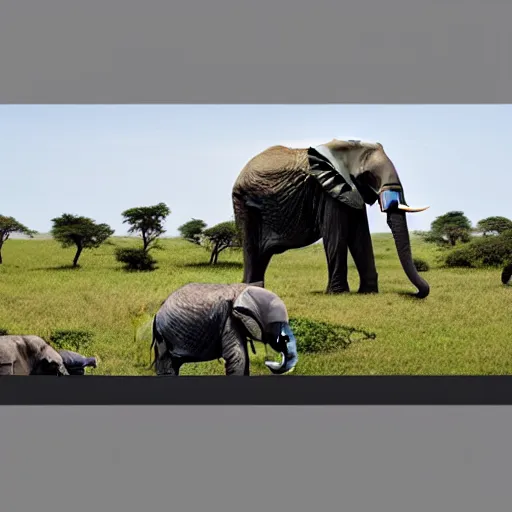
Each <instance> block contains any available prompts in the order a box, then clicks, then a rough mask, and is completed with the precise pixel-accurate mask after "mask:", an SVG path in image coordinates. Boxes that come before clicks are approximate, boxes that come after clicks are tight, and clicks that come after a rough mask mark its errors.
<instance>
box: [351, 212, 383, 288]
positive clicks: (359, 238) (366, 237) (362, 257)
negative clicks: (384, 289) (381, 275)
mask: <svg viewBox="0 0 512 512" xmlns="http://www.w3.org/2000/svg"><path fill="white" fill-rule="evenodd" d="M348 247H349V250H350V254H351V255H352V258H353V260H354V263H355V265H356V268H357V272H358V273H359V279H360V282H359V290H358V291H359V293H378V291H379V284H378V274H377V269H376V267H375V255H374V252H373V244H372V237H371V234H370V226H369V224H368V214H367V212H366V207H365V208H364V209H363V210H355V209H354V211H353V213H352V215H351V218H350V223H349V234H348Z"/></svg>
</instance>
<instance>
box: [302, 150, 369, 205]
mask: <svg viewBox="0 0 512 512" xmlns="http://www.w3.org/2000/svg"><path fill="white" fill-rule="evenodd" d="M308 160H309V173H310V174H311V175H312V176H313V177H314V178H315V179H316V180H317V181H318V183H320V185H321V187H322V188H323V189H324V190H325V191H326V192H327V193H328V194H329V195H330V196H331V197H333V198H334V199H336V200H337V201H341V202H342V203H345V204H347V205H349V206H351V207H352V208H357V209H363V208H365V203H364V200H363V197H362V195H361V194H360V193H359V191H358V190H357V187H356V185H355V183H354V181H353V180H352V178H351V176H350V171H349V170H348V169H347V168H346V166H345V165H344V163H343V162H341V161H340V160H339V159H337V158H336V157H335V156H334V154H333V153H332V151H331V150H330V149H329V148H328V147H327V146H326V145H324V144H322V145H320V146H316V147H315V148H312V147H311V148H309V149H308Z"/></svg>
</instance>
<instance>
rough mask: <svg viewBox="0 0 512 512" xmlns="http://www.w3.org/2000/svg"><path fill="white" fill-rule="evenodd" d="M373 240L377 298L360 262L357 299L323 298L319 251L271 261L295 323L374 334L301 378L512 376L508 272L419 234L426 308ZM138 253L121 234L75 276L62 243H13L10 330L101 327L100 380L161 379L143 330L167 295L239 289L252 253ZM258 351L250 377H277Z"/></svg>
mask: <svg viewBox="0 0 512 512" xmlns="http://www.w3.org/2000/svg"><path fill="white" fill-rule="evenodd" d="M373 240H374V250H375V256H376V262H377V269H378V272H379V280H380V283H379V286H380V293H379V294H378V295H358V294H357V293H356V291H357V287H358V275H357V272H356V270H355V267H354V265H353V262H352V260H351V259H350V260H349V261H350V268H349V282H350V286H351V288H352V290H353V291H352V292H351V293H350V294H344V295H336V296H335V295H325V294H324V290H325V287H326V283H327V267H326V262H325V257H324V252H323V246H322V245H321V244H315V245H312V246H309V247H306V248H304V249H298V250H294V251H289V252H287V253H285V254H282V255H279V256H276V257H274V258H273V260H272V262H271V264H270V267H269V270H268V273H267V278H266V287H267V288H269V289H271V290H272V291H274V292H276V293H277V294H278V295H279V296H280V297H281V298H282V299H283V300H284V301H285V303H286V304H287V307H288V310H289V314H290V316H291V317H292V318H293V317H302V318H308V319H311V320H314V321H327V322H332V323H338V324H343V325H348V326H352V327H356V328H358V329H365V330H368V331H371V332H374V333H375V335H376V338H375V339H374V340H365V341H360V342H354V343H352V344H350V345H349V346H348V348H345V349H343V348H340V349H339V350H335V351H333V352H329V353H320V354H319V353H313V354H300V361H299V364H298V366H297V368H296V370H295V375H391V374H406V375H450V374H476V375H484V374H509V373H511V372H512V350H511V349H510V344H511V342H512V322H510V313H509V312H508V309H509V306H508V305H509V303H510V298H511V294H512V289H511V288H506V287H504V286H502V285H501V281H500V272H501V270H500V269H489V270H469V269H468V270H466V269H460V270H454V269H445V268H442V266H441V264H440V263H439V259H438V258H439V255H440V250H439V249H437V248H435V247H434V246H431V245H428V244H425V243H423V242H421V241H420V240H419V239H417V238H415V237H412V247H413V255H414V257H418V258H422V259H424V260H426V261H427V262H428V263H429V264H430V271H428V272H425V273H422V275H423V276H424V277H425V279H426V280H427V281H428V282H429V284H430V286H431V293H430V295H429V297H428V298H426V299H425V300H417V299H414V298H411V297H409V296H407V295H405V294H403V292H410V291H414V289H413V288H412V286H411V284H410V283H409V281H408V280H407V278H406V276H405V275H404V273H403V271H402V269H401V267H400V263H399V261H398V257H397V254H396V250H395V248H394V243H393V240H392V237H391V235H389V234H376V235H373ZM138 245H139V241H138V240H136V239H133V238H116V237H114V238H112V239H111V243H109V244H106V245H103V246H102V247H100V248H99V249H95V250H86V251H84V252H83V254H82V256H81V259H80V265H81V266H80V268H78V269H70V268H67V266H68V265H69V264H70V263H71V261H72V259H73V255H74V250H73V249H62V248H61V247H60V246H59V245H58V244H57V243H56V242H55V241H53V240H52V239H45V238H41V239H34V240H21V239H15V240H9V241H8V242H7V243H6V244H5V245H4V249H3V255H4V264H3V265H0V328H3V329H7V330H8V332H9V333H11V334H38V335H40V336H43V337H46V336H48V334H49V333H50V332H51V331H52V330H56V329H77V330H87V331H91V332H92V333H93V335H94V338H93V341H92V342H91V344H90V346H89V347H88V348H87V351H86V352H87V355H96V356H98V357H99V359H100V362H101V363H100V366H99V367H98V368H97V369H96V370H95V371H94V372H93V373H94V374H96V375H98V374H102V375H152V374H153V370H151V369H149V363H150V357H151V354H150V337H149V336H148V334H149V332H148V331H147V329H146V331H145V335H144V334H143V335H142V336H139V338H138V339H135V337H134V330H135V326H136V325H137V324H136V322H137V321H140V319H141V318H146V320H147V319H149V318H150V315H151V314H153V313H154V312H156V310H157V308H158V307H159V305H160V303H161V302H162V301H163V300H164V299H165V297H166V296H167V295H168V294H169V293H171V292H172V291H173V290H175V289H176V288H178V287H179V286H181V285H184V284H186V283H189V282H212V283H230V282H240V280H241V277H242V255H241V253H240V252H235V251H232V252H228V251H225V252H223V253H222V254H221V256H220V259H219V264H218V265H217V266H214V267H211V266H209V265H207V263H208V259H209V254H208V253H207V252H206V251H205V249H204V248H202V247H199V246H195V245H193V244H191V243H189V242H186V241H184V240H181V239H162V240H161V241H160V246H161V247H162V250H155V251H154V253H153V254H154V256H155V257H156V259H157V260H158V269H157V270H156V271H154V272H141V273H138V272H134V273H127V272H125V271H123V270H122V269H121V266H120V264H119V263H118V262H116V260H115V258H114V249H115V246H123V247H130V246H133V247H135V246H138ZM141 315H142V316H141ZM144 315H146V316H145V317H144ZM137 319H139V320H137ZM146 325H147V324H146ZM140 332H144V329H143V330H142V331H140ZM255 346H256V349H257V355H253V354H252V353H251V374H253V375H254V374H255V375H258V374H262V375H270V372H269V371H268V370H267V369H266V367H265V366H264V363H263V362H264V354H265V352H264V349H263V347H262V345H261V344H258V343H256V344H255ZM193 374H196V375H198V374H199V375H223V374H224V367H223V364H221V363H220V362H219V361H213V362H209V363H201V364H196V365H192V364H189V365H184V366H183V368H182V375H193Z"/></svg>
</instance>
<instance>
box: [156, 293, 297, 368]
mask: <svg viewBox="0 0 512 512" xmlns="http://www.w3.org/2000/svg"><path fill="white" fill-rule="evenodd" d="M288 322H289V320H288V312H287V310H286V306H285V304H284V303H283V301H282V300H281V299H280V298H279V297H278V296H277V295H276V294H274V293H272V292H270V291H269V290H265V289H264V288H262V287H261V283H260V284H258V285H246V284H229V285H224V284H202V283H192V284H188V285H185V286H183V287H181V288H179V289H178V290H176V291H175V292H173V293H172V294H171V295H169V297H168V298H167V299H166V300H165V302H164V303H163V304H162V306H161V308H160V309H159V311H158V312H157V314H156V315H155V318H154V321H153V342H152V348H154V354H155V369H156V373H157V375H173V376H178V375H179V372H180V368H181V366H182V365H183V364H184V363H197V362H204V361H213V360H215V359H221V358H222V359H224V364H225V373H226V375H228V376H244V375H249V353H248V348H247V345H248V342H250V343H251V345H252V341H253V340H254V341H260V342H262V343H264V344H265V345H267V344H268V345H270V346H271V347H272V349H273V350H275V351H276V352H280V353H281V356H282V361H281V363H276V362H270V361H267V362H266V365H267V367H268V368H269V369H270V371H271V372H272V373H275V374H282V373H287V372H289V371H291V370H293V369H294V367H295V365H296V364H297V360H298V355H297V348H296V340H295V337H294V335H293V332H292V331H291V329H290V326H289V323H288ZM252 349H253V352H254V345H252Z"/></svg>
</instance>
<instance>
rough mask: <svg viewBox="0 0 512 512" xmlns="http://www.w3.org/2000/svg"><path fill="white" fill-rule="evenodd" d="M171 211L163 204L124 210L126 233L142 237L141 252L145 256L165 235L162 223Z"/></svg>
mask: <svg viewBox="0 0 512 512" xmlns="http://www.w3.org/2000/svg"><path fill="white" fill-rule="evenodd" d="M170 213H171V210H170V209H169V207H168V206H167V205H166V204H165V203H158V204H157V205H154V206H138V207H136V208H130V209H128V210H125V211H124V212H123V213H122V214H121V215H122V216H123V217H124V220H123V224H129V225H130V228H129V229H128V233H140V235H141V237H142V244H143V246H142V251H143V253H144V254H146V253H147V252H148V251H149V249H150V246H151V244H154V242H155V241H156V240H157V239H158V237H159V236H161V235H163V234H164V233H165V229H164V226H163V223H164V221H165V219H166V218H167V216H168V215H169V214H170Z"/></svg>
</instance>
